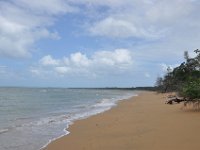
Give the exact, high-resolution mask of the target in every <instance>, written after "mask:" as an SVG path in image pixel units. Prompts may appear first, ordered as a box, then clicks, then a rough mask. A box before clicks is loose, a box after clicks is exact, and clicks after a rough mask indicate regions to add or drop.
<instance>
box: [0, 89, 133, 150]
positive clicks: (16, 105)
mask: <svg viewBox="0 0 200 150" xmlns="http://www.w3.org/2000/svg"><path fill="white" fill-rule="evenodd" d="M134 95H136V93H135V92H134V91H133V90H116V89H115V90H111V89H67V88H0V150H39V149H41V148H42V147H44V146H45V145H46V144H48V143H49V142H50V141H52V140H55V139H56V138H58V137H61V136H63V135H66V134H68V133H69V132H68V131H67V128H68V126H69V125H71V124H72V123H73V122H74V121H75V120H78V119H83V118H86V117H89V116H91V115H95V114H98V113H101V112H104V111H106V110H109V109H110V108H111V107H113V106H115V105H116V102H117V101H118V100H121V99H126V98H129V97H131V96H134Z"/></svg>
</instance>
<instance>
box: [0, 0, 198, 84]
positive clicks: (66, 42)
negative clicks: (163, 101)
mask: <svg viewBox="0 0 200 150" xmlns="http://www.w3.org/2000/svg"><path fill="white" fill-rule="evenodd" d="M199 6H200V2H199V1H198V0H173V1H169V0H123V1H121V0H101V1H99V0H42V1H41V0H40V1H39V0H35V1H32V0H1V1H0V86H36V87H116V86H117V87H132V86H152V85H154V83H155V80H156V78H157V77H158V76H162V75H163V74H164V73H165V70H166V68H167V66H170V67H175V66H177V64H179V63H181V62H182V61H183V52H184V51H186V50H188V51H189V52H190V54H191V56H192V55H193V53H192V51H193V50H194V49H197V48H199V41H200V15H199Z"/></svg>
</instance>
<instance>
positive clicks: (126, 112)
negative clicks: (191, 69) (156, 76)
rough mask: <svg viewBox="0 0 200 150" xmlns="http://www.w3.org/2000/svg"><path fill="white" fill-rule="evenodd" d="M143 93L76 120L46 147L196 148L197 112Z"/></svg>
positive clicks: (68, 149) (100, 149)
mask: <svg viewBox="0 0 200 150" xmlns="http://www.w3.org/2000/svg"><path fill="white" fill-rule="evenodd" d="M165 101H166V95H164V94H157V93H154V92H142V93H140V94H139V96H137V97H133V98H131V99H129V100H124V101H121V102H119V104H118V105H117V107H114V108H113V109H111V110H109V111H107V112H105V113H102V114H98V115H95V116H92V117H90V118H87V119H84V120H79V121H76V122H75V123H74V124H73V125H71V126H70V128H69V129H68V130H69V131H70V134H69V135H67V136H64V137H62V138H60V139H58V140H56V141H53V142H52V143H50V144H49V145H48V146H47V147H46V148H45V150H189V149H190V150H199V147H200V142H199V139H200V130H199V129H200V119H199V116H200V112H198V111H193V110H192V109H182V106H183V105H182V104H177V105H167V104H165Z"/></svg>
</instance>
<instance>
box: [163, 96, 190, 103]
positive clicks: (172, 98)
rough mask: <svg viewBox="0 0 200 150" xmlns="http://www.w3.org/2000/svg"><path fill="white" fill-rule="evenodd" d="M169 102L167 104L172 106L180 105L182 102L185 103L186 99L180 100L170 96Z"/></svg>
mask: <svg viewBox="0 0 200 150" xmlns="http://www.w3.org/2000/svg"><path fill="white" fill-rule="evenodd" d="M168 98H169V99H168V100H167V101H166V102H165V103H166V104H170V105H172V104H173V103H177V104H179V103H180V102H185V101H186V99H185V98H179V97H177V96H171V95H170V96H168Z"/></svg>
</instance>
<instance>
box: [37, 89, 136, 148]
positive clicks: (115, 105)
mask: <svg viewBox="0 0 200 150" xmlns="http://www.w3.org/2000/svg"><path fill="white" fill-rule="evenodd" d="M138 93H139V92H138V91H135V93H134V94H133V95H131V96H128V97H126V98H123V99H117V100H116V101H115V102H114V105H113V106H111V107H110V108H108V109H106V110H102V111H101V112H97V113H95V114H91V115H89V116H85V117H80V118H77V119H74V120H71V123H70V124H69V125H66V127H65V128H64V129H63V131H64V134H63V135H61V136H59V137H56V138H54V139H51V140H49V142H47V143H46V144H45V145H44V146H42V147H41V148H40V149H39V150H45V148H46V147H47V146H48V145H49V144H51V143H52V142H54V141H56V140H59V139H60V138H62V137H64V136H67V135H68V134H70V132H69V131H68V130H67V129H68V128H69V127H70V126H71V125H73V124H74V123H75V122H76V121H78V120H84V119H87V118H90V117H92V116H95V115H98V114H101V113H105V112H107V111H109V110H111V109H112V108H114V107H117V106H118V104H119V102H120V101H124V100H130V99H132V98H134V97H136V96H138Z"/></svg>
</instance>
